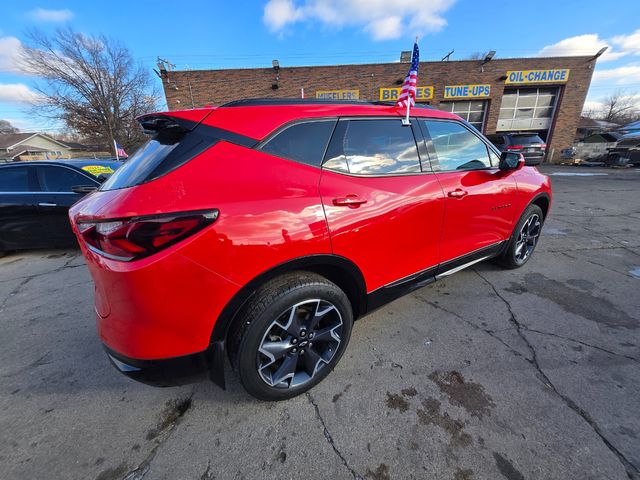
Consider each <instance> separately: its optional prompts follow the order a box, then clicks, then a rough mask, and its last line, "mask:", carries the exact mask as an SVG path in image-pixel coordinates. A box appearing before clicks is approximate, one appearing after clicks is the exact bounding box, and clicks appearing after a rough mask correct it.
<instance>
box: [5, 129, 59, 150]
mask: <svg viewBox="0 0 640 480" xmlns="http://www.w3.org/2000/svg"><path fill="white" fill-rule="evenodd" d="M35 136H40V137H44V138H45V139H47V140H48V141H50V142H54V143H57V144H58V145H61V146H63V147H65V148H68V145H67V144H66V143H63V142H61V141H59V140H55V139H53V138H51V137H50V136H49V135H46V134H44V133H38V132H25V133H2V134H0V149H2V150H8V149H12V148H14V147H16V146H17V145H19V144H21V143H24V142H26V141H27V140H29V139H31V138H33V137H35Z"/></svg>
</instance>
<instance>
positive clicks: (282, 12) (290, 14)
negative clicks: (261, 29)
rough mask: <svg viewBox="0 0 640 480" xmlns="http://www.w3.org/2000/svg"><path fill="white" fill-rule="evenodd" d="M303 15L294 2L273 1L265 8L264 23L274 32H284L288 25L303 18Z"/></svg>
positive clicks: (288, 0)
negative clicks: (283, 29)
mask: <svg viewBox="0 0 640 480" xmlns="http://www.w3.org/2000/svg"><path fill="white" fill-rule="evenodd" d="M302 16H303V13H302V11H301V10H300V9H299V8H296V7H294V5H293V1H292V0H271V1H270V2H269V3H267V5H266V6H265V7H264V16H263V18H262V19H263V21H264V23H265V24H266V25H267V27H269V29H270V30H271V31H273V32H277V31H279V30H282V28H283V27H284V26H285V25H287V24H288V23H293V22H295V21H297V20H299V19H300V18H302Z"/></svg>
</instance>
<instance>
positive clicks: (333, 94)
mask: <svg viewBox="0 0 640 480" xmlns="http://www.w3.org/2000/svg"><path fill="white" fill-rule="evenodd" d="M316 98H322V99H325V100H358V99H359V98H360V90H317V91H316Z"/></svg>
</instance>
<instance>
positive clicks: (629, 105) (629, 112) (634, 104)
mask: <svg viewBox="0 0 640 480" xmlns="http://www.w3.org/2000/svg"><path fill="white" fill-rule="evenodd" d="M638 103H640V101H639V98H638V96H637V95H635V94H629V93H625V92H624V91H622V90H617V91H616V92H614V93H612V94H611V95H609V96H608V97H606V98H605V99H604V100H603V101H602V104H603V107H602V109H601V110H600V111H599V112H597V113H596V114H595V117H594V118H597V119H598V120H605V121H607V122H611V123H617V124H620V125H624V124H626V123H630V122H633V121H634V120H637V119H638V116H639V115H640V113H639V111H638Z"/></svg>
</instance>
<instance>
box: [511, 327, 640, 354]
mask: <svg viewBox="0 0 640 480" xmlns="http://www.w3.org/2000/svg"><path fill="white" fill-rule="evenodd" d="M523 328H524V329H525V330H526V331H527V332H533V333H537V334H539V335H548V336H550V337H556V338H561V339H563V340H567V341H569V342H574V343H577V344H580V345H584V346H585V347H589V348H593V349H595V350H600V351H601V352H604V353H608V354H609V355H612V356H614V357H622V358H626V359H627V360H632V361H634V362H640V359H639V358H636V357H631V356H629V355H625V354H624V353H618V352H614V351H611V350H608V349H606V348H604V347H599V346H598V345H593V344H591V343H587V342H583V341H582V340H577V339H575V338H571V337H565V336H564V335H559V334H557V333H552V332H544V331H542V330H536V329H535V328H530V327H526V326H523Z"/></svg>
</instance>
